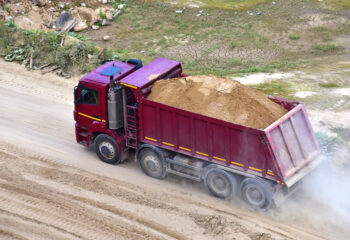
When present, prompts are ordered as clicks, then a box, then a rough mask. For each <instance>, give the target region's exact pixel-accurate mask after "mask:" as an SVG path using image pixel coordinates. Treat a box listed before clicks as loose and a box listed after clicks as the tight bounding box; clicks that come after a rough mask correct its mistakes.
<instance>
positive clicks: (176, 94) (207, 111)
mask: <svg viewBox="0 0 350 240" xmlns="http://www.w3.org/2000/svg"><path fill="white" fill-rule="evenodd" d="M147 99H149V100H152V101H155V102H160V103H163V104H166V105H169V106H173V107H176V108H180V109H183V110H187V111H191V112H195V113H198V114H201V115H205V116H209V117H213V118H217V119H221V120H224V121H227V122H232V123H236V124H240V125H243V126H247V127H251V128H258V129H264V128H266V127H267V126H269V125H270V124H271V123H273V122H274V121H276V120H277V119H279V118H280V117H282V116H283V115H284V114H285V113H287V110H286V109H284V108H283V107H282V106H280V105H278V104H276V103H275V102H273V101H271V100H270V99H269V98H268V97H267V96H266V95H265V94H264V93H262V92H259V91H257V90H255V89H253V88H250V87H248V86H245V85H243V84H241V83H239V82H238V81H235V80H232V79H228V78H219V77H213V76H189V77H184V78H174V79H167V80H160V81H157V82H156V83H155V84H154V85H153V87H152V92H151V94H150V95H149V96H148V97H147Z"/></svg>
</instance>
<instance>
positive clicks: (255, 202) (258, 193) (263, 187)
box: [241, 178, 272, 209]
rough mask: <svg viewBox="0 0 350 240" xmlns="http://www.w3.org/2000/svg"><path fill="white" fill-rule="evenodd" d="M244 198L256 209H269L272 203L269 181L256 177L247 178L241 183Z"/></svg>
mask: <svg viewBox="0 0 350 240" xmlns="http://www.w3.org/2000/svg"><path fill="white" fill-rule="evenodd" d="M241 193H242V198H243V200H244V201H245V202H246V203H247V204H248V205H250V206H251V207H253V208H255V209H268V208H269V207H270V206H271V203H272V189H271V187H270V186H269V184H268V183H266V182H264V181H263V180H260V179H256V178H246V179H244V180H243V181H242V183H241Z"/></svg>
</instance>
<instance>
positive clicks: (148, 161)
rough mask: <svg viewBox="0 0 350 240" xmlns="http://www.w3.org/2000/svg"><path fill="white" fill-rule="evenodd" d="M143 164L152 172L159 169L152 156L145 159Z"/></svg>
mask: <svg viewBox="0 0 350 240" xmlns="http://www.w3.org/2000/svg"><path fill="white" fill-rule="evenodd" d="M145 162H146V165H147V168H148V169H149V170H151V171H152V172H155V171H157V170H158V169H159V163H158V161H157V159H156V158H155V157H154V156H147V157H146V158H145Z"/></svg>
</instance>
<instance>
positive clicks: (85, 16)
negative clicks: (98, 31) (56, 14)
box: [71, 7, 99, 25]
mask: <svg viewBox="0 0 350 240" xmlns="http://www.w3.org/2000/svg"><path fill="white" fill-rule="evenodd" d="M71 13H72V15H73V16H74V17H75V18H76V19H78V20H80V21H82V22H86V23H87V24H89V25H93V24H94V23H96V22H98V21H99V14H96V12H95V11H94V10H93V9H92V8H86V7H77V8H75V9H74V10H73V11H72V12H71Z"/></svg>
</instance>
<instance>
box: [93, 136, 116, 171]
mask: <svg viewBox="0 0 350 240" xmlns="http://www.w3.org/2000/svg"><path fill="white" fill-rule="evenodd" d="M94 146H95V152H96V154H97V156H98V157H99V158H100V159H101V160H102V161H103V162H106V163H109V164H118V163H120V153H119V147H118V144H117V143H116V142H115V141H114V139H113V138H112V137H111V136H109V135H106V134H100V135H98V136H97V137H96V139H95V141H94Z"/></svg>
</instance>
